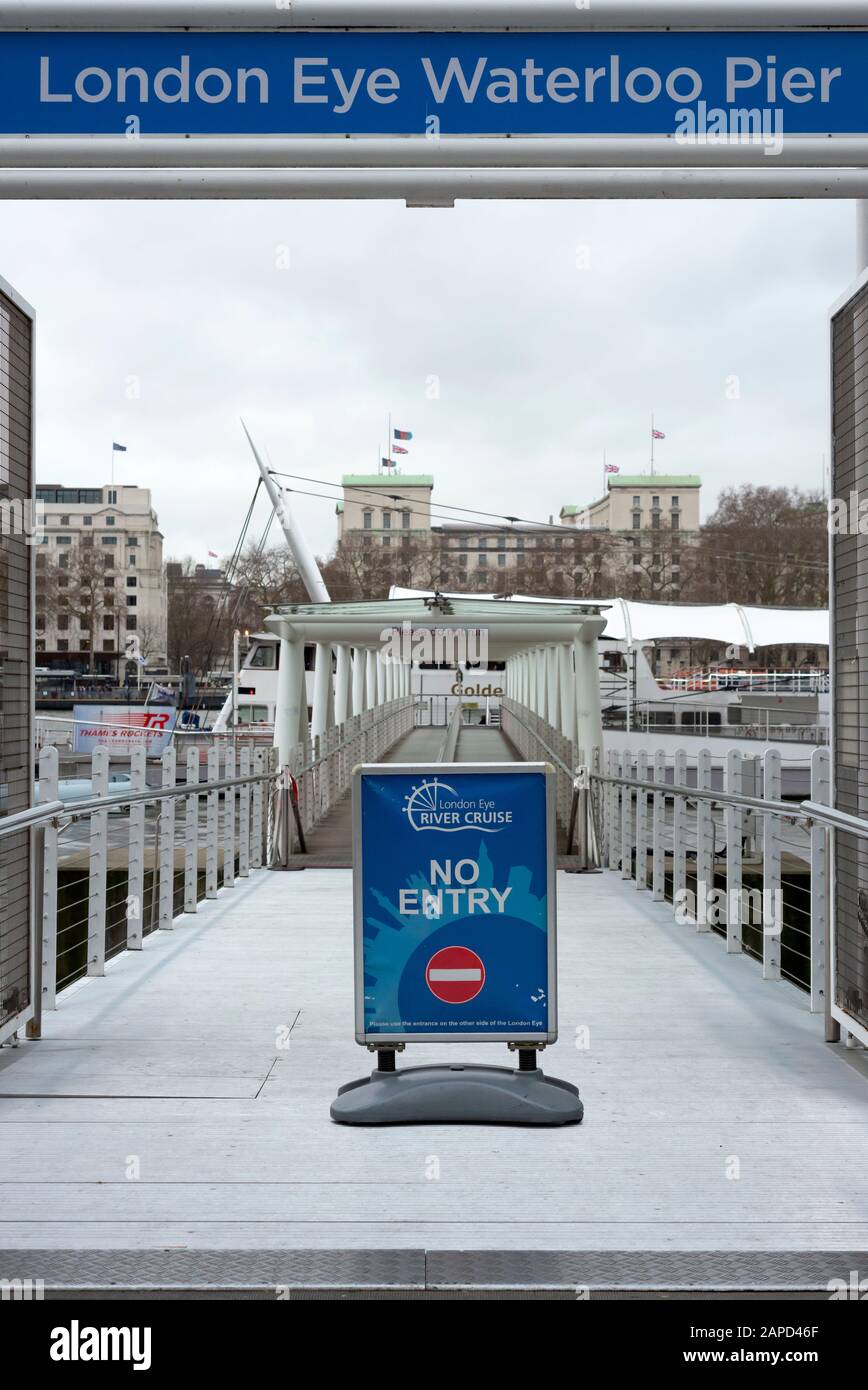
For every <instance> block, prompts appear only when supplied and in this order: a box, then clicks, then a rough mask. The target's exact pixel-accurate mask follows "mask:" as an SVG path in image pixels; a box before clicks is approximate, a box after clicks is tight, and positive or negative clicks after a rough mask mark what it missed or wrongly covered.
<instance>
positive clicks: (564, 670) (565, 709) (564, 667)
mask: <svg viewBox="0 0 868 1390" xmlns="http://www.w3.org/2000/svg"><path fill="white" fill-rule="evenodd" d="M558 677H559V683H560V693H561V733H562V734H563V736H564V738H569V739H574V738H575V736H576V682H575V677H574V675H573V649H572V647H568V646H567V645H566V643H562V644H561V645H560V646H559V647H558Z"/></svg>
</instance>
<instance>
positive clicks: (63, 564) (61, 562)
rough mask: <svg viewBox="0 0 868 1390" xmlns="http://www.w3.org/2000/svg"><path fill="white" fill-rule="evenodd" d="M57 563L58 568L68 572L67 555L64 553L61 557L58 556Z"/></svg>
mask: <svg viewBox="0 0 868 1390" xmlns="http://www.w3.org/2000/svg"><path fill="white" fill-rule="evenodd" d="M57 563H58V564H59V566H60V568H61V569H62V570H68V569H69V556H68V555H67V554H65V553H64V554H63V555H58V557H57Z"/></svg>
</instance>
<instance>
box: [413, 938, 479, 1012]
mask: <svg viewBox="0 0 868 1390" xmlns="http://www.w3.org/2000/svg"><path fill="white" fill-rule="evenodd" d="M425 981H426V983H427V985H428V988H429V989H430V991H431V993H432V994H433V995H435V996H436V997H437V998H438V999H442V1000H443V1002H444V1004H466V1003H468V1002H469V1000H471V999H475V998H476V996H477V994H478V993H479V991H480V990H481V989H482V986H483V985H484V984H485V966H484V965H483V964H482V961H481V960H480V959H479V956H478V955H477V954H476V952H475V951H470V950H468V948H467V947H466V946H444V947H443V949H442V950H441V951H437V952H435V954H434V955H433V956H432V957H431V959H430V960H429V962H428V966H427V968H426V970H425Z"/></svg>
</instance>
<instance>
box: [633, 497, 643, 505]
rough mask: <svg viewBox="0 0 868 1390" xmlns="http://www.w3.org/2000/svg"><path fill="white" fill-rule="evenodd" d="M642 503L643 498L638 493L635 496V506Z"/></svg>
mask: <svg viewBox="0 0 868 1390" xmlns="http://www.w3.org/2000/svg"><path fill="white" fill-rule="evenodd" d="M641 505H642V498H641V497H639V496H638V494H637V496H636V497H634V498H633V506H634V507H641Z"/></svg>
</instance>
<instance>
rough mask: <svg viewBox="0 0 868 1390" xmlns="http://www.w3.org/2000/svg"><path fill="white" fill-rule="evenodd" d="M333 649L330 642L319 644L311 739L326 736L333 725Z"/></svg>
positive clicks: (315, 666) (314, 682) (315, 672)
mask: <svg viewBox="0 0 868 1390" xmlns="http://www.w3.org/2000/svg"><path fill="white" fill-rule="evenodd" d="M332 708H333V706H332V648H331V643H330V642H317V644H316V664H315V665H314V668H313V715H312V718H311V722H310V736H311V738H318V737H319V736H320V734H324V733H325V731H326V729H328V728H330V727H331V723H332Z"/></svg>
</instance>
